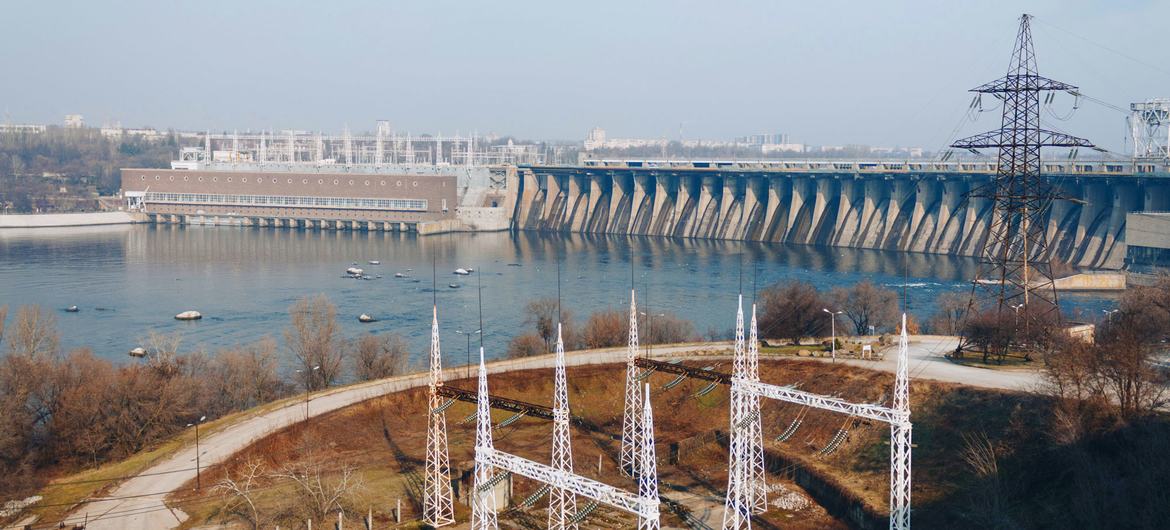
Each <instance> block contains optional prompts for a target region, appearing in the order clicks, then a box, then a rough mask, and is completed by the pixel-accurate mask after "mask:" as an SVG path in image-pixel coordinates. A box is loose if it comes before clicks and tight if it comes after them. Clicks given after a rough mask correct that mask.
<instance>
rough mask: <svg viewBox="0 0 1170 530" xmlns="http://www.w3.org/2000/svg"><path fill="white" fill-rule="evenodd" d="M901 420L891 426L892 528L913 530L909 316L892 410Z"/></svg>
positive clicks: (900, 344)
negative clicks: (911, 525)
mask: <svg viewBox="0 0 1170 530" xmlns="http://www.w3.org/2000/svg"><path fill="white" fill-rule="evenodd" d="M892 408H893V409H894V411H895V412H897V413H898V418H899V419H898V421H895V422H891V423H890V529H891V530H910V448H911V443H910V433H911V430H912V429H913V426H912V425H911V423H910V340H909V338H908V336H907V333H906V314H905V313H902V336H901V338H900V339H899V340H898V371H897V372H896V373H895V375H894V402H893V407H892Z"/></svg>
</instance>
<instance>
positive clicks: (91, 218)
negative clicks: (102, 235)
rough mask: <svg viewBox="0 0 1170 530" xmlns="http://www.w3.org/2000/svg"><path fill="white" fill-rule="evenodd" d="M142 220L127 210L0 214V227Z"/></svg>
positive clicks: (92, 224) (113, 223)
mask: <svg viewBox="0 0 1170 530" xmlns="http://www.w3.org/2000/svg"><path fill="white" fill-rule="evenodd" d="M142 222H146V218H145V217H144V216H141V215H138V214H132V213H128V212H92V213H50V214H30V215H0V228H46V227H54V226H96V225H124V224H130V223H142Z"/></svg>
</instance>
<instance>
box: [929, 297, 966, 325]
mask: <svg viewBox="0 0 1170 530" xmlns="http://www.w3.org/2000/svg"><path fill="white" fill-rule="evenodd" d="M966 312H967V299H966V297H963V296H961V295H959V294H958V293H943V294H942V295H941V296H939V297H938V312H937V313H935V314H934V317H932V318H931V319H930V322H929V323H930V331H931V332H932V333H935V334H938V335H958V334H959V332H960V331H961V326H962V325H963V315H964V313H966Z"/></svg>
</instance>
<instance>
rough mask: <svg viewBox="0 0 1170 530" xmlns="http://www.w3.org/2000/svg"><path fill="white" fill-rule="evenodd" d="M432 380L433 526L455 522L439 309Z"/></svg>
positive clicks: (429, 511)
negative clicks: (440, 346)
mask: <svg viewBox="0 0 1170 530" xmlns="http://www.w3.org/2000/svg"><path fill="white" fill-rule="evenodd" d="M430 368H431V377H430V384H429V385H428V390H429V394H428V399H427V405H428V407H429V409H428V410H427V417H428V420H427V421H428V424H427V461H426V476H425V477H424V480H423V520H424V521H426V523H427V524H429V525H431V526H433V527H436V528H438V527H440V526H445V525H449V524H452V523H454V522H455V507H454V504H453V497H452V495H451V474H450V473H451V472H450V461H449V460H448V457H447V414H446V412H444V411H443V410H442V406H443V404H442V400H441V398H440V396H439V387H441V386H443V356H442V353H441V351H440V349H439V308H438V306H435V307H433V311H432V314H431V359H430Z"/></svg>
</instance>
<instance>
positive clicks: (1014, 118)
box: [951, 14, 1093, 348]
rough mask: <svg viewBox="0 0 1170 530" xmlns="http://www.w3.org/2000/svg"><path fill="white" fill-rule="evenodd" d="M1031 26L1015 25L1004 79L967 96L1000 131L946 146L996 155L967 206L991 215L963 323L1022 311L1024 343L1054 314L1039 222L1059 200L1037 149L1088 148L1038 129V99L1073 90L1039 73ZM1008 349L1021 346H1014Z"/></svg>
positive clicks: (1024, 20) (1026, 18)
mask: <svg viewBox="0 0 1170 530" xmlns="http://www.w3.org/2000/svg"><path fill="white" fill-rule="evenodd" d="M1031 19H1032V17H1031V15H1027V14H1025V15H1023V16H1022V17H1020V29H1019V33H1018V34H1017V35H1016V44H1015V49H1014V51H1013V52H1012V59H1011V63H1010V64H1009V66H1008V72H1007V75H1005V76H1004V77H1001V78H999V79H997V80H995V81H991V82H989V83H986V84H984V85H980V86H978V87H975V88H973V89H971V92H976V93H979V94H992V95H993V96H995V97H996V98H997V99H1000V100H1002V101H1003V114H1002V119H1001V123H1000V128H999V129H996V130H993V131H988V132H985V133H981V134H977V135H975V136H971V137H968V138H964V139H962V140H958V141H956V142H955V143H953V144H951V147H956V148H960V149H968V150H971V151H974V150H975V149H980V148H996V149H998V150H999V157H998V160H997V164H996V171H995V177H994V178H993V180H992V181H991V182H990V183H988V184H986V185H984V186H981V187H978V188H976V189H973V190H971V192H970V193H969V194H968V198H982V199H990V200H991V201H992V207H993V210H992V214H991V221H990V225H989V229H988V233H987V238H986V240H985V242H984V244H983V246H982V248H980V250H979V257H980V262H981V263H980V267H979V271H978V274H977V276H976V277H975V279H974V283H973V286H972V290H971V300H970V303H969V304H968V310H967V316H968V318H970V317H971V316H972V315H973V313H978V312H981V311H984V310H990V311H993V312H994V314H995V315H996V316H997V317H999V318H1001V319H1005V318H1006V315H1005V313H1006V312H1009V311H1017V312H1018V308H1019V306H1020V304H1022V305H1023V307H1024V308H1025V311H1024V312H1023V314H1022V315H1020V316H1021V317H1022V318H1021V319H1020V321H1019V323H1018V324H1017V325H1016V328H1017V329H1016V331H1017V333H1018V332H1019V331H1020V330H1023V331H1024V336H1025V337H1027V336H1028V330H1029V327H1030V326H1032V325H1035V324H1040V323H1042V322H1044V321H1046V320H1050V319H1051V318H1052V314H1053V313H1056V317H1057V318H1059V306H1058V304H1057V297H1056V286H1055V283H1054V282H1053V277H1052V264H1051V262H1050V261H1049V260H1050V258H1049V252H1048V225H1047V224H1046V223H1045V221H1044V219H1045V218H1046V217H1047V211H1048V209H1049V208H1050V207H1051V205H1052V201H1053V200H1054V199H1056V198H1057V197H1056V193H1054V189H1053V187H1052V185H1051V184H1049V183H1048V182H1047V181H1046V180H1045V179H1044V178H1043V177H1042V176H1041V174H1040V148H1041V147H1090V148H1091V147H1093V144H1092V143H1091V142H1089V141H1088V140H1085V139H1084V138H1077V137H1075V136H1070V135H1068V134H1065V133H1062V132H1057V131H1050V130H1045V129H1042V128H1040V92H1044V91H1065V92H1070V91H1075V90H1076V89H1077V87H1075V86H1073V85H1069V84H1067V83H1062V82H1060V81H1055V80H1052V79H1048V78H1046V77H1042V76H1040V75H1039V73H1037V69H1036V53H1035V51H1034V50H1033V48H1032V31H1031V23H1030V21H1031ZM999 321H1000V322H1003V321H1005V320H999ZM1010 342H1012V343H1018V342H1019V341H1018V340H1016V339H1015V338H1013V340H1012V341H1010ZM1002 347H1003V348H1006V347H1007V344H1004V345H1003V346H1002Z"/></svg>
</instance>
